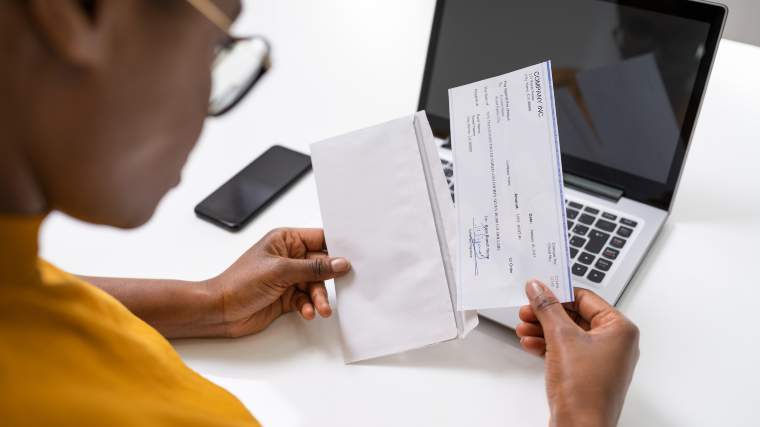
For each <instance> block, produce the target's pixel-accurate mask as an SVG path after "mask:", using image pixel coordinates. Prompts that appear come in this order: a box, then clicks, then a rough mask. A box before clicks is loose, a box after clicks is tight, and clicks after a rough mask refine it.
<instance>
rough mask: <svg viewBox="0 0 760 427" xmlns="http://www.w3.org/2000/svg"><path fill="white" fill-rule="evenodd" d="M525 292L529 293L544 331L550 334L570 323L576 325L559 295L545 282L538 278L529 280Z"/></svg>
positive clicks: (531, 304)
mask: <svg viewBox="0 0 760 427" xmlns="http://www.w3.org/2000/svg"><path fill="white" fill-rule="evenodd" d="M525 293H526V294H527V295H528V299H529V300H530V306H531V308H532V309H533V313H534V314H535V315H536V318H537V319H538V321H539V322H540V323H541V326H542V327H543V329H544V333H547V334H550V333H551V331H553V330H556V329H558V328H560V327H565V326H568V325H572V326H575V324H574V323H573V321H572V319H570V316H568V315H567V312H566V311H565V309H564V308H563V307H562V304H560V303H559V301H558V300H557V297H555V296H554V293H553V292H552V291H551V289H549V288H548V287H547V286H546V285H544V284H543V283H541V282H539V281H537V280H532V281H530V282H528V284H527V285H526V286H525Z"/></svg>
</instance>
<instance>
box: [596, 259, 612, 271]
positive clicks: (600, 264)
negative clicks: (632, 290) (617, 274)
mask: <svg viewBox="0 0 760 427" xmlns="http://www.w3.org/2000/svg"><path fill="white" fill-rule="evenodd" d="M595 267H596V268H598V269H599V270H601V271H610V268H612V261H607V260H606V259H604V258H599V259H598V260H597V261H596V265H595Z"/></svg>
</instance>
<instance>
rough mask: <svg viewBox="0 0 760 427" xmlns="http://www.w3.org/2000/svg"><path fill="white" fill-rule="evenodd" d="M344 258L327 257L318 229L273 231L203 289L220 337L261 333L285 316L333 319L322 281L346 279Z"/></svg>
mask: <svg viewBox="0 0 760 427" xmlns="http://www.w3.org/2000/svg"><path fill="white" fill-rule="evenodd" d="M349 269H350V264H349V262H348V261H347V260H346V259H345V258H330V257H329V256H328V255H327V253H326V252H325V239H324V233H323V231H322V230H320V229H277V230H274V231H272V232H270V233H269V234H267V235H266V236H264V238H263V239H261V240H260V241H259V242H258V243H256V244H255V245H254V246H253V247H251V249H249V250H248V251H247V252H246V253H245V254H243V256H241V257H240V259H238V260H237V261H236V262H235V263H234V264H233V265H232V266H231V267H230V268H228V269H227V270H226V271H225V272H224V273H222V274H220V275H219V276H217V277H215V278H213V279H211V280H208V281H207V282H206V285H207V286H208V289H209V291H210V293H211V295H213V298H214V300H215V301H217V304H216V307H217V310H218V311H219V313H220V321H221V323H222V324H223V325H224V328H223V335H225V336H230V337H240V336H244V335H249V334H255V333H257V332H260V331H261V330H263V329H264V328H266V327H267V326H269V325H270V324H271V323H272V322H273V321H274V320H275V319H276V318H278V317H279V316H280V315H281V314H283V313H288V312H291V311H297V312H299V313H300V315H301V317H303V318H304V319H306V320H311V319H314V318H315V317H316V314H317V313H319V315H320V316H322V317H329V316H330V315H331V314H332V309H331V308H330V303H329V301H328V299H327V291H326V290H325V283H324V281H325V280H329V279H332V278H335V277H339V276H342V275H344V274H346V273H347V272H348V271H349Z"/></svg>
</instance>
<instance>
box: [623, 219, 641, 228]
mask: <svg viewBox="0 0 760 427" xmlns="http://www.w3.org/2000/svg"><path fill="white" fill-rule="evenodd" d="M620 223H621V224H623V225H626V226H628V227H632V228H636V226H637V225H639V224H638V223H637V222H636V221H631V220H630V219H628V218H620Z"/></svg>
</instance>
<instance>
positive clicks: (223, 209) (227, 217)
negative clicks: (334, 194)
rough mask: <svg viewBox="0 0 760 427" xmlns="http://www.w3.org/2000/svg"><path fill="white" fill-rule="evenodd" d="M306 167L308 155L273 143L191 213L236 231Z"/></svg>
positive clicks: (292, 181)
mask: <svg viewBox="0 0 760 427" xmlns="http://www.w3.org/2000/svg"><path fill="white" fill-rule="evenodd" d="M310 169H311V159H310V158H309V156H307V155H306V154H301V153H299V152H297V151H293V150H290V149H288V148H285V147H282V146H279V145H275V146H273V147H271V148H269V149H268V150H267V151H266V152H265V153H264V154H262V155H261V156H259V157H258V158H257V159H256V160H254V161H253V162H251V164H249V165H248V166H246V167H245V168H244V169H243V170H241V171H240V172H239V173H238V174H237V175H235V176H233V177H232V178H231V179H230V180H229V181H227V182H226V183H224V184H223V185H222V186H221V187H219V189H217V190H216V191H214V192H213V193H211V195H210V196H208V197H206V199H205V200H203V201H202V202H200V203H199V204H198V206H196V207H195V214H196V215H198V217H199V218H202V219H205V220H207V221H211V222H212V223H213V224H216V225H218V226H221V227H223V228H225V229H227V230H230V231H238V230H240V229H242V228H243V227H244V226H245V225H246V224H247V223H248V222H249V221H250V220H252V219H253V218H254V217H255V216H256V215H257V214H258V213H260V212H261V211H262V210H263V209H264V208H265V207H266V206H267V205H269V203H271V202H272V201H274V200H275V199H277V197H278V196H279V195H281V194H282V193H283V192H284V191H285V190H286V189H287V188H288V187H290V185H292V184H293V183H295V182H296V181H297V180H298V178H300V177H301V176H303V175H304V174H305V173H306V172H308V171H309V170H310Z"/></svg>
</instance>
